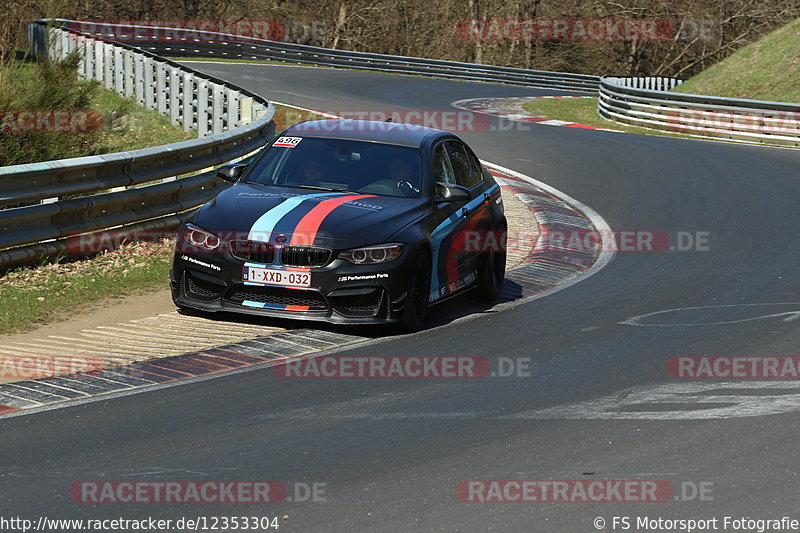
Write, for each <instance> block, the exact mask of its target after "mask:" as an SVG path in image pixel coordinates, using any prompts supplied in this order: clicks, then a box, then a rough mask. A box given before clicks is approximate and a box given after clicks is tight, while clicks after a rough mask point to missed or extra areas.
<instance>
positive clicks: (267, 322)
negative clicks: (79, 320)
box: [178, 278, 523, 339]
mask: <svg viewBox="0 0 800 533" xmlns="http://www.w3.org/2000/svg"><path fill="white" fill-rule="evenodd" d="M471 292H472V291H466V292H464V293H462V294H458V295H456V296H454V297H452V298H449V299H448V300H446V301H444V302H442V303H440V304H437V305H434V306H432V307H431V308H430V309H429V311H428V319H427V321H426V323H425V327H424V328H423V330H422V331H427V330H430V329H434V328H437V327H441V326H446V325H447V324H450V323H452V322H454V321H455V320H458V319H460V318H463V317H466V316H470V315H475V314H481V313H494V312H496V311H495V310H494V308H495V307H497V306H498V305H500V304H503V303H506V302H510V301H513V300H517V299H519V298H521V297H522V296H523V287H522V286H521V285H520V284H518V283H517V282H515V281H512V280H510V279H508V278H506V279H504V280H503V287H502V289H501V291H500V296H499V297H498V299H497V300H495V301H493V302H480V301H478V300H476V299H475V298H473V297H472V294H470V293H471ZM178 312H179V313H180V314H184V315H190V316H195V317H201V318H205V319H207V320H209V321H210V322H212V323H213V322H219V323H237V324H249V325H255V326H265V327H273V328H283V329H286V330H288V331H293V330H301V329H313V330H318V331H327V332H330V333H340V334H346V335H354V336H358V337H364V338H366V339H379V338H387V337H398V336H403V335H408V333H405V332H403V331H402V330H401V329H400V328H399V327H397V325H395V324H378V325H374V324H367V325H358V324H330V323H327V322H318V321H314V320H297V319H288V318H286V319H284V318H276V317H264V316H257V315H246V314H240V313H228V312H220V313H208V312H203V311H199V310H185V309H181V310H179V311H178Z"/></svg>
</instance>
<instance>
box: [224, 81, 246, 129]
mask: <svg viewBox="0 0 800 533" xmlns="http://www.w3.org/2000/svg"><path fill="white" fill-rule="evenodd" d="M227 92H228V129H229V130H232V129H234V128H238V127H239V126H241V125H242V121H241V118H240V115H239V108H240V107H239V106H240V101H241V99H242V94H241V93H240V92H239V91H234V90H233V89H228V90H227Z"/></svg>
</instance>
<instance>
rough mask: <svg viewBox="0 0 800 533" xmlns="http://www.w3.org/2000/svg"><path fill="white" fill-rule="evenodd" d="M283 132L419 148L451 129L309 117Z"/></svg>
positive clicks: (285, 133)
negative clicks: (428, 139)
mask: <svg viewBox="0 0 800 533" xmlns="http://www.w3.org/2000/svg"><path fill="white" fill-rule="evenodd" d="M282 135H284V136H286V135H297V136H302V137H318V138H324V139H347V140H353V141H367V142H379V143H386V144H396V145H399V146H407V147H412V148H420V147H421V146H422V144H423V142H425V139H427V138H428V137H430V136H445V135H451V136H452V133H450V132H447V131H444V130H437V129H435V128H428V127H426V126H418V125H416V124H404V123H400V122H378V121H374V120H352V119H326V120H309V121H306V122H301V123H299V124H295V125H294V126H292V127H290V128H289V129H287V130H286V131H284V132H283V134H282Z"/></svg>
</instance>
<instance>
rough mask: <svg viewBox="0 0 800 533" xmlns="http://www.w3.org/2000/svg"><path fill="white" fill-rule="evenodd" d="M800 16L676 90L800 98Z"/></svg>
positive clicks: (784, 99) (789, 99)
mask: <svg viewBox="0 0 800 533" xmlns="http://www.w3.org/2000/svg"><path fill="white" fill-rule="evenodd" d="M798 73H800V19H795V20H793V21H792V22H790V23H788V24H786V25H784V26H782V27H780V28H778V29H777V30H775V31H773V32H771V33H768V34H767V35H765V36H764V37H762V38H761V39H759V40H758V41H756V42H754V43H750V44H748V45H747V46H744V47H742V48H740V49H739V50H737V51H736V52H734V53H733V54H731V55H730V56H728V57H727V58H725V59H723V60H722V61H720V62H719V63H717V64H715V65H712V66H711V67H709V68H707V69H706V70H704V71H703V72H700V73H699V74H697V75H696V76H694V77H692V78H690V79H689V80H687V81H686V82H685V83H683V84H681V85H679V86H678V87H676V88H675V89H673V90H674V91H675V92H681V93H688V94H705V95H711V96H725V97H729V98H749V99H753V100H770V101H774V102H800V84H798V83H797V79H798Z"/></svg>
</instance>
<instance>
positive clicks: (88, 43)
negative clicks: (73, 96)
mask: <svg viewBox="0 0 800 533" xmlns="http://www.w3.org/2000/svg"><path fill="white" fill-rule="evenodd" d="M83 57H84V58H85V61H84V66H85V68H84V76H85V77H86V79H87V80H91V79H93V77H94V58H95V55H94V39H86V40H85V41H84V42H83Z"/></svg>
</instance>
